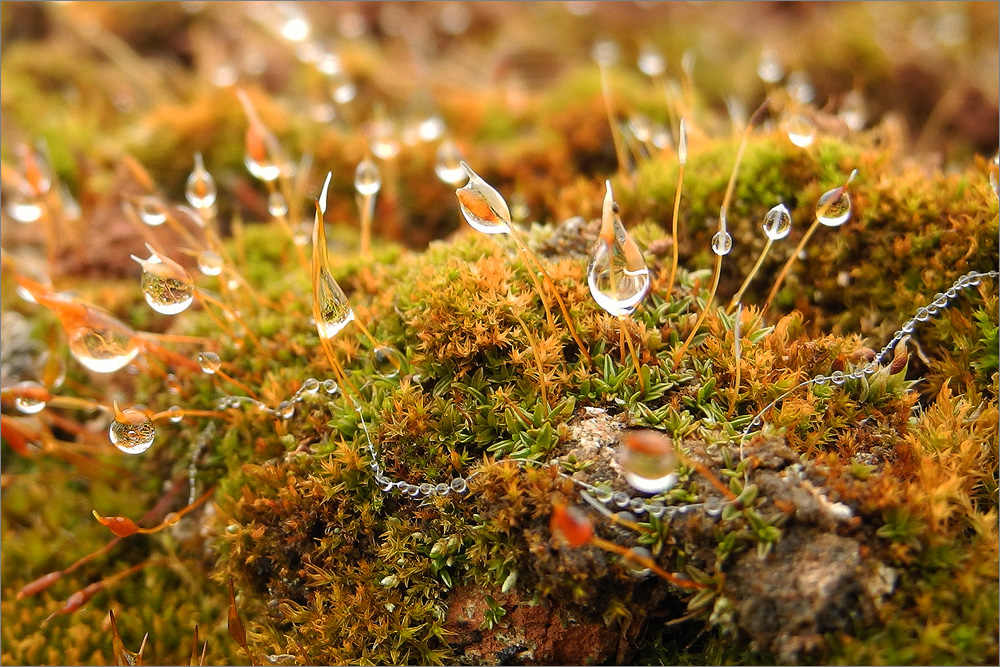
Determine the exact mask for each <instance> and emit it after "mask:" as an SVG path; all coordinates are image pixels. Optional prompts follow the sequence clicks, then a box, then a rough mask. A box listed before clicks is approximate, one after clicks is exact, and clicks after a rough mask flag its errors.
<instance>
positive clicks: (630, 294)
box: [587, 182, 650, 316]
mask: <svg viewBox="0 0 1000 667" xmlns="http://www.w3.org/2000/svg"><path fill="white" fill-rule="evenodd" d="M605 187H606V192H605V196H604V206H603V213H602V220H601V234H600V236H599V237H598V239H597V241H596V242H595V243H594V247H593V250H592V251H591V255H590V264H589V265H588V266H587V285H588V286H589V287H590V294H591V295H592V296H593V297H594V301H596V302H597V305H599V306H600V307H601V308H603V309H604V310H606V311H608V312H609V313H610V314H612V315H615V316H623V315H629V314H631V313H632V312H633V311H634V310H635V309H636V308H637V307H638V306H639V304H640V303H641V302H642V300H643V299H644V298H645V297H646V294H647V293H648V292H649V284H650V278H649V269H648V268H647V267H646V260H645V259H644V258H643V256H642V251H640V250H639V246H638V245H636V243H635V241H633V240H632V237H631V236H629V234H628V232H627V231H625V226H624V225H623V224H622V221H621V218H620V217H619V216H618V213H617V204H615V202H614V199H613V195H612V192H611V183H610V182H606V183H605Z"/></svg>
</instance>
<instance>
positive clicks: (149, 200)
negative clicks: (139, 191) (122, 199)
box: [136, 196, 167, 227]
mask: <svg viewBox="0 0 1000 667" xmlns="http://www.w3.org/2000/svg"><path fill="white" fill-rule="evenodd" d="M136 213H138V214H139V219H140V220H142V221H143V222H144V223H145V224H147V225H149V226H150V227H159V226H160V225H162V224H163V223H164V222H166V221H167V209H166V207H165V206H164V205H163V202H162V201H160V198H159V197H153V196H146V197H140V198H139V203H138V206H137V207H136Z"/></svg>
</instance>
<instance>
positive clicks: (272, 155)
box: [237, 90, 287, 182]
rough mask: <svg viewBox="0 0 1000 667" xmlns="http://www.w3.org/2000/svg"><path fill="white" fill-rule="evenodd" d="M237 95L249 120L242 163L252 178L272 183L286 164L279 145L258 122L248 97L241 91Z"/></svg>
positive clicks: (269, 132)
mask: <svg viewBox="0 0 1000 667" xmlns="http://www.w3.org/2000/svg"><path fill="white" fill-rule="evenodd" d="M237 95H238V97H239V99H240V104H242V105H243V110H244V112H245V113H246V116H247V119H248V120H249V124H248V125H247V134H246V145H245V146H246V147H245V151H244V154H243V163H244V164H245V165H246V168H247V171H249V172H250V174H251V175H252V176H253V177H254V178H257V179H260V180H262V181H265V182H269V181H274V180H276V179H277V178H278V177H279V176H281V174H282V173H283V172H284V171H285V169H286V164H287V163H286V161H285V159H284V157H283V154H282V151H281V145H280V144H279V143H278V140H277V138H275V136H274V135H273V134H272V133H271V131H270V130H268V129H267V127H266V126H265V125H264V124H263V123H262V122H261V121H260V118H259V117H258V116H257V111H256V109H254V107H253V103H252V102H251V101H250V97H249V96H248V95H247V94H246V93H245V92H244V91H242V90H238V91H237Z"/></svg>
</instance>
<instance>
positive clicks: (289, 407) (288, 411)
mask: <svg viewBox="0 0 1000 667" xmlns="http://www.w3.org/2000/svg"><path fill="white" fill-rule="evenodd" d="M278 416H279V417H281V418H282V419H291V418H292V417H294V416H295V404H294V403H292V402H291V401H282V402H281V403H279V404H278Z"/></svg>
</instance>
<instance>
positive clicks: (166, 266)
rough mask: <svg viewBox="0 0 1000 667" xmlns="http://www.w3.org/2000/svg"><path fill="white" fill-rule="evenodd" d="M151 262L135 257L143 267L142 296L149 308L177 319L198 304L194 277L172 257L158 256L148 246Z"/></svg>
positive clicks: (133, 256) (133, 257)
mask: <svg viewBox="0 0 1000 667" xmlns="http://www.w3.org/2000/svg"><path fill="white" fill-rule="evenodd" d="M146 248H147V249H148V250H149V253H150V255H149V259H142V258H141V257H136V256H135V255H132V259H134V260H135V261H136V262H137V263H138V264H139V266H141V267H142V294H143V296H144V297H145V298H146V303H148V304H149V307H150V308H152V309H153V310H155V311H156V312H158V313H160V314H161V315H176V314H177V313H179V312H181V311H183V310H185V309H187V307H188V306H190V305H191V302H192V301H194V280H193V279H192V278H191V274H190V273H188V272H187V270H186V269H185V268H184V267H182V266H181V265H180V264H178V263H177V262H175V261H173V260H172V259H170V258H169V257H164V256H162V255H160V254H159V253H157V252H156V251H155V250H154V249H153V248H152V246H150V245H149V244H148V243H147V244H146Z"/></svg>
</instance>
